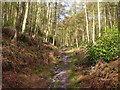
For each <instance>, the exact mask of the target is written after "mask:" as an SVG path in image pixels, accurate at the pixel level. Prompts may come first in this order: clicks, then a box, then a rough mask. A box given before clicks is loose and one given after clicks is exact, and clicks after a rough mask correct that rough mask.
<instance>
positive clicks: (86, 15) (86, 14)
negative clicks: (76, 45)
mask: <svg viewBox="0 0 120 90" xmlns="http://www.w3.org/2000/svg"><path fill="white" fill-rule="evenodd" d="M86 8H87V6H86V3H85V17H86V32H87V41H88V42H89V41H90V40H89V30H88V13H87V9H86Z"/></svg>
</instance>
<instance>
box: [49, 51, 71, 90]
mask: <svg viewBox="0 0 120 90" xmlns="http://www.w3.org/2000/svg"><path fill="white" fill-rule="evenodd" d="M70 58H71V56H70V55H69V54H67V53H65V52H63V53H62V54H61V60H60V61H59V62H58V63H57V64H55V66H54V73H55V75H54V77H53V80H52V82H51V84H50V86H49V87H48V88H49V89H51V88H65V89H66V88H68V86H69V82H68V73H67V68H68V65H69V62H70Z"/></svg>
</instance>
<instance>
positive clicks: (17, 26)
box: [12, 2, 25, 42]
mask: <svg viewBox="0 0 120 90" xmlns="http://www.w3.org/2000/svg"><path fill="white" fill-rule="evenodd" d="M18 5H19V8H18V18H17V20H16V21H17V23H16V31H15V35H14V38H13V40H12V42H16V41H17V38H18V36H19V33H20V29H21V23H22V17H23V9H24V8H23V7H24V5H25V2H21V4H20V3H19V4H18Z"/></svg>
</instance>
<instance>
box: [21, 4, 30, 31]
mask: <svg viewBox="0 0 120 90" xmlns="http://www.w3.org/2000/svg"><path fill="white" fill-rule="evenodd" d="M28 5H29V3H28V2H26V10H25V16H24V20H23V25H22V33H24V32H25V26H26V20H27V15H28Z"/></svg>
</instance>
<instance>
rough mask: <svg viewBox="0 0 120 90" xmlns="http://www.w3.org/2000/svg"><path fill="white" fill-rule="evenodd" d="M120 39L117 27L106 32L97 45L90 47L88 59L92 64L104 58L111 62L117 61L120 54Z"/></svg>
mask: <svg viewBox="0 0 120 90" xmlns="http://www.w3.org/2000/svg"><path fill="white" fill-rule="evenodd" d="M119 46H120V37H119V32H118V29H117V27H115V26H114V27H113V28H112V29H109V30H106V31H104V33H103V35H102V36H101V37H100V38H99V39H98V41H97V44H96V45H94V46H93V45H89V46H88V54H89V56H88V58H89V60H90V61H91V63H92V64H95V63H96V61H97V60H99V59H100V58H102V59H103V60H104V61H106V62H109V61H111V60H114V59H117V58H118V54H119V53H120V49H119Z"/></svg>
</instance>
